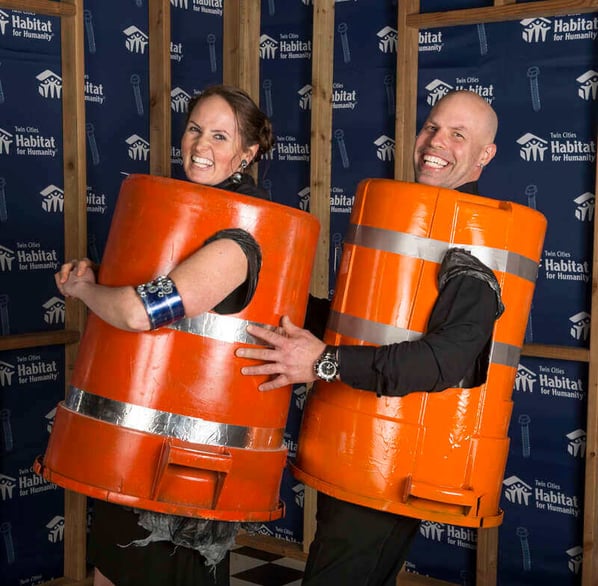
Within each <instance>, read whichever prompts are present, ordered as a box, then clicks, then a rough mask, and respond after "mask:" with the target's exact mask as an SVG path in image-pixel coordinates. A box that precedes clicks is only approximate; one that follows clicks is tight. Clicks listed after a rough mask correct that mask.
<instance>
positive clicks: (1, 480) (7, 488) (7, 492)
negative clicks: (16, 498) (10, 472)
mask: <svg viewBox="0 0 598 586" xmlns="http://www.w3.org/2000/svg"><path fill="white" fill-rule="evenodd" d="M0 364H1V363H0ZM16 485H17V479H16V478H13V477H12V476H7V475H6V474H0V499H2V501H7V500H10V499H11V498H12V497H13V490H14V488H15V486H16Z"/></svg>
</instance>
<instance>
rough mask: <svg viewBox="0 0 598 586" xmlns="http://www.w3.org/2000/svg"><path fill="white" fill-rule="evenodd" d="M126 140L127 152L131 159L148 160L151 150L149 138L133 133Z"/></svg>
mask: <svg viewBox="0 0 598 586" xmlns="http://www.w3.org/2000/svg"><path fill="white" fill-rule="evenodd" d="M125 142H126V143H127V145H128V149H127V152H128V155H129V158H130V159H133V161H147V157H148V155H149V150H150V145H149V142H147V140H145V139H144V138H141V137H140V136H139V135H137V134H132V135H131V136H129V138H127V139H125Z"/></svg>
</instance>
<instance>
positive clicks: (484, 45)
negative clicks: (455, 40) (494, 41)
mask: <svg viewBox="0 0 598 586" xmlns="http://www.w3.org/2000/svg"><path fill="white" fill-rule="evenodd" d="M477 29H478V39H479V41H480V55H486V54H487V53H488V38H487V37H486V27H485V26H484V24H478V25H477Z"/></svg>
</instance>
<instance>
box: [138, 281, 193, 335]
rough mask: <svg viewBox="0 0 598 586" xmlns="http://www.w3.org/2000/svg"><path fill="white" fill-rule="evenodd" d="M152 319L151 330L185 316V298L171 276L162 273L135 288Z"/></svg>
mask: <svg viewBox="0 0 598 586" xmlns="http://www.w3.org/2000/svg"><path fill="white" fill-rule="evenodd" d="M135 291H136V292H137V295H139V297H140V299H141V301H142V303H143V306H144V307H145V311H146V313H147V316H148V317H149V321H150V330H155V329H156V328H160V327H162V326H166V325H168V324H171V323H173V322H175V321H177V320H179V319H181V318H182V317H184V316H185V308H184V307H183V300H182V299H181V296H180V295H179V292H178V291H177V288H176V285H175V284H174V282H173V280H172V279H171V278H170V277H167V276H164V275H160V276H159V277H156V278H155V279H154V280H153V281H148V282H147V283H143V284H141V285H138V286H137V287H136V288H135Z"/></svg>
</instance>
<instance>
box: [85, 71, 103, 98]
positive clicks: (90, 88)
mask: <svg viewBox="0 0 598 586" xmlns="http://www.w3.org/2000/svg"><path fill="white" fill-rule="evenodd" d="M105 100H106V97H105V96H104V85H103V84H101V83H93V82H92V81H90V80H89V75H85V101H86V102H93V103H95V104H103V103H104V101H105Z"/></svg>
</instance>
